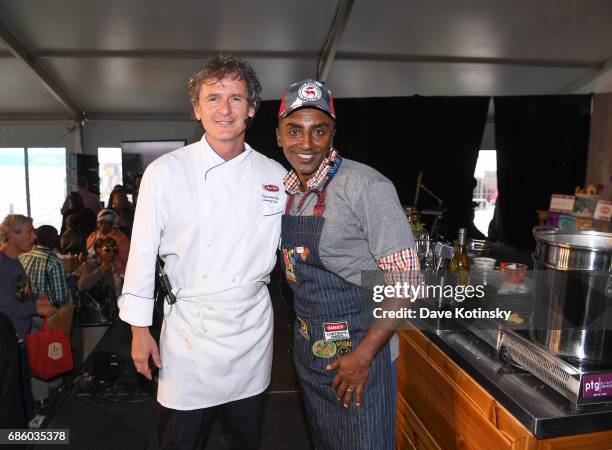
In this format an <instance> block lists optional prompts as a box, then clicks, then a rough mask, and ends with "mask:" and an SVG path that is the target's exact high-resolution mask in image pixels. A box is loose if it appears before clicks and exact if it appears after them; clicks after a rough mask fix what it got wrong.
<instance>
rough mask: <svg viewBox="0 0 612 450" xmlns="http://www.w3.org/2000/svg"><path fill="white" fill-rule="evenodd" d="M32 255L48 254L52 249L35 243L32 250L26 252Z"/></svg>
mask: <svg viewBox="0 0 612 450" xmlns="http://www.w3.org/2000/svg"><path fill="white" fill-rule="evenodd" d="M28 253H29V254H31V255H32V256H45V257H46V256H48V255H49V253H53V249H51V248H49V247H45V246H43V245H35V246H34V247H33V248H32V250H30V251H29V252H28Z"/></svg>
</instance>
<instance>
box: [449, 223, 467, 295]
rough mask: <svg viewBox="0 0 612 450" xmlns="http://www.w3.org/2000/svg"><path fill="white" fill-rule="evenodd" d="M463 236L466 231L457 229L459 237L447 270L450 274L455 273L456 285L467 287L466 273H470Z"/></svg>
mask: <svg viewBox="0 0 612 450" xmlns="http://www.w3.org/2000/svg"><path fill="white" fill-rule="evenodd" d="M465 235H466V229H465V228H459V235H458V237H457V240H456V241H455V253H454V254H453V259H451V260H450V263H449V265H448V269H449V270H450V271H451V272H457V277H458V284H461V285H467V283H468V272H469V271H470V258H468V254H467V249H466V248H465Z"/></svg>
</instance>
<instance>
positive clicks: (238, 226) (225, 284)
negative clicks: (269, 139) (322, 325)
mask: <svg viewBox="0 0 612 450" xmlns="http://www.w3.org/2000/svg"><path fill="white" fill-rule="evenodd" d="M173 153H176V155H174V157H171V155H172V154H170V155H167V156H170V157H162V158H160V159H159V160H156V161H155V162H154V163H153V164H152V165H151V166H149V167H150V168H152V170H151V172H152V173H147V172H149V169H147V172H145V175H144V177H143V181H142V184H141V191H140V194H139V198H138V206H137V211H136V218H135V222H134V228H133V232H132V245H131V247H130V257H129V260H128V268H127V270H126V280H125V283H124V289H123V295H122V297H121V301H120V308H121V312H120V316H121V318H122V319H123V320H126V321H127V322H129V323H131V324H133V325H149V324H150V319H148V318H147V315H148V314H150V313H149V311H152V300H149V298H151V297H152V287H151V288H150V291H149V290H143V285H146V286H147V289H148V288H149V283H148V282H147V283H144V282H143V280H145V281H148V280H149V279H150V280H151V281H152V279H153V276H152V273H151V270H150V269H149V266H148V264H149V263H148V260H149V259H150V258H152V260H153V261H154V257H155V252H152V251H151V240H153V243H155V239H156V236H158V235H161V239H160V238H157V239H158V242H159V254H160V255H161V256H162V257H163V258H164V259H165V261H166V265H165V269H166V271H167V273H168V277H169V279H170V283H171V284H172V287H173V291H174V293H175V294H176V296H177V302H176V303H175V304H174V305H173V306H172V307H170V306H169V305H165V315H166V317H165V318H164V325H163V327H162V334H161V341H160V351H161V359H162V369H161V370H160V375H159V388H158V401H159V402H160V403H161V404H162V405H163V406H166V407H168V408H173V409H180V410H190V409H199V408H206V407H210V406H214V405H218V404H222V403H227V402H230V401H234V400H239V399H242V398H246V397H250V396H253V395H256V394H259V393H261V392H262V391H264V390H265V389H266V387H267V386H268V384H269V383H270V373H271V367H272V334H273V329H272V327H273V318H272V308H271V303H270V296H269V293H268V289H267V287H266V286H265V284H266V283H267V281H268V274H269V273H270V272H271V270H272V269H273V267H274V262H275V258H276V254H275V252H276V249H277V246H278V243H279V239H280V220H281V216H282V211H283V210H284V205H285V200H286V196H285V193H284V189H283V184H282V182H283V180H282V178H283V176H284V174H285V172H286V171H285V170H284V169H283V168H282V166H280V165H279V164H278V163H275V162H273V161H271V160H269V159H268V158H266V157H264V156H263V155H260V154H258V153H257V152H255V151H253V150H252V149H250V148H249V147H248V146H247V149H246V151H245V152H243V154H241V155H239V156H238V157H236V158H234V159H232V160H230V161H227V162H224V161H223V160H222V159H221V158H220V157H219V156H218V155H216V154H215V153H214V152H213V151H212V149H210V147H209V146H208V144H207V143H206V141H205V140H204V139H203V140H202V141H200V142H199V143H196V144H193V145H191V146H188V147H185V148H184V149H181V150H178V151H177V152H173ZM202 155H204V157H203V158H202ZM160 160H161V161H160ZM153 173H154V174H153ZM143 184H144V190H145V198H147V200H144V201H143ZM276 188H278V190H276ZM141 202H142V203H141ZM139 213H140V214H139ZM139 219H140V220H139ZM135 236H138V237H136V238H135ZM140 236H142V237H143V239H140ZM141 241H142V242H141ZM153 248H155V247H153ZM149 317H150V316H149Z"/></svg>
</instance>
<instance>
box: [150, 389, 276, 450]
mask: <svg viewBox="0 0 612 450" xmlns="http://www.w3.org/2000/svg"><path fill="white" fill-rule="evenodd" d="M263 405H264V394H263V393H262V394H259V395H256V396H254V397H249V398H245V399H242V400H236V401H235V402H230V403H225V404H223V405H218V406H213V407H211V408H203V409H194V410H190V411H180V410H177V409H170V408H166V407H164V406H161V405H159V404H158V407H159V411H158V421H157V437H158V440H159V448H160V450H192V449H194V448H196V446H197V445H199V444H201V442H200V441H201V440H202V439H199V438H200V436H201V435H202V436H203V435H205V434H206V432H207V431H208V428H209V426H210V424H211V422H212V421H213V419H214V418H216V417H218V418H219V420H220V422H221V432H222V446H221V448H222V449H223V450H256V449H258V448H259V443H260V441H261V425H262V419H263Z"/></svg>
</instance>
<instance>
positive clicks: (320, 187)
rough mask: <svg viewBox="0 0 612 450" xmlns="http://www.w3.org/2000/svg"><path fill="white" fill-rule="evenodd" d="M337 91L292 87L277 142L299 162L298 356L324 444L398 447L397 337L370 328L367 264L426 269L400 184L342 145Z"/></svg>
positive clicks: (292, 234)
mask: <svg viewBox="0 0 612 450" xmlns="http://www.w3.org/2000/svg"><path fill="white" fill-rule="evenodd" d="M335 119H336V117H335V111H334V107H333V100H332V97H331V92H330V91H329V90H328V88H327V87H326V86H325V85H323V84H322V83H319V82H317V81H315V80H304V81H301V82H298V83H295V84H293V85H291V86H290V87H289V89H288V90H287V93H286V94H285V96H284V97H283V99H282V102H281V107H280V112H279V123H278V128H277V131H276V132H277V140H278V144H279V146H281V147H282V148H283V151H284V154H285V157H286V158H287V160H288V161H289V163H290V164H291V166H292V167H293V170H291V171H290V172H289V174H288V175H287V176H286V177H285V190H286V191H287V193H288V195H289V199H288V202H287V206H286V210H285V215H284V216H283V218H282V231H281V235H282V253H283V267H284V270H285V275H286V278H287V281H288V282H289V284H290V286H291V287H292V289H293V293H294V308H295V313H296V316H297V320H296V323H295V327H294V333H295V345H294V361H295V365H296V369H297V372H298V375H299V378H300V382H301V385H302V390H303V398H304V402H305V405H306V411H307V415H308V421H309V424H310V429H311V433H312V440H313V443H314V446H315V448H316V449H325V450H336V449H350V450H359V449H364V450H365V449H369V450H371V449H377V450H386V449H389V450H391V449H394V448H395V426H394V425H395V404H396V394H397V387H396V369H395V364H394V359H395V358H396V357H397V353H398V349H397V338H393V336H394V333H393V331H385V330H373V329H370V330H368V329H366V324H365V323H363V319H362V317H361V312H362V311H361V309H362V306H361V292H360V290H361V288H360V283H361V272H362V271H364V270H369V271H371V270H374V271H375V270H382V271H401V270H410V269H417V268H418V260H417V256H416V251H415V241H414V238H413V236H412V233H411V230H410V227H409V225H408V221H407V219H406V216H405V215H404V213H403V211H402V208H401V206H400V203H399V200H398V197H397V193H396V191H395V188H394V186H393V184H392V183H391V182H390V181H389V180H388V179H387V178H385V177H384V176H383V175H381V174H380V173H379V172H377V171H376V170H374V169H372V168H371V167H368V166H366V165H363V164H360V163H358V162H355V161H351V160H349V159H345V158H342V157H341V156H340V155H339V153H338V152H337V151H336V150H334V149H333V146H332V142H333V137H334V132H335Z"/></svg>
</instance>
